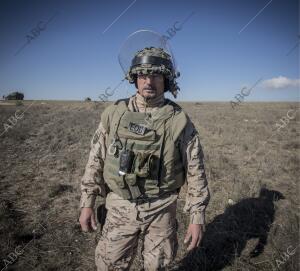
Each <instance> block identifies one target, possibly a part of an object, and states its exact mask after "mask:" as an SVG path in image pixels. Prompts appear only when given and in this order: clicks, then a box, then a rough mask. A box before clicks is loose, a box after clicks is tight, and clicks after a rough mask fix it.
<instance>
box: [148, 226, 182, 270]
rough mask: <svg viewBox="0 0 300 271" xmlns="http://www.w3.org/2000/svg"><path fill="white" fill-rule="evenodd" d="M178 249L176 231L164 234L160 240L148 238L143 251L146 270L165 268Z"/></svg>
mask: <svg viewBox="0 0 300 271" xmlns="http://www.w3.org/2000/svg"><path fill="white" fill-rule="evenodd" d="M177 250H178V240H177V232H176V230H174V232H173V233H172V234H171V235H169V236H165V238H163V239H162V240H160V239H159V238H158V239H157V240H155V239H152V240H151V241H150V240H148V241H147V242H146V244H145V247H144V251H143V258H144V269H145V270H146V271H157V270H165V268H166V267H168V266H169V265H170V264H171V263H172V261H173V260H174V259H175V257H176V254H177Z"/></svg>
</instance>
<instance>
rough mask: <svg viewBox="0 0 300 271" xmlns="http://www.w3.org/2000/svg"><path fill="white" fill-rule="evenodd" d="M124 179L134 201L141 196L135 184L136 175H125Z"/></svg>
mask: <svg viewBox="0 0 300 271" xmlns="http://www.w3.org/2000/svg"><path fill="white" fill-rule="evenodd" d="M124 179H125V182H126V183H127V185H128V188H129V190H130V193H131V197H132V199H136V198H138V197H139V196H141V195H142V193H141V191H140V189H139V187H138V185H137V183H136V179H137V176H136V174H125V175H124Z"/></svg>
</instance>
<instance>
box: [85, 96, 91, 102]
mask: <svg viewBox="0 0 300 271" xmlns="http://www.w3.org/2000/svg"><path fill="white" fill-rule="evenodd" d="M91 100H92V99H91V98H90V97H87V98H85V99H84V101H85V102H90V101H91Z"/></svg>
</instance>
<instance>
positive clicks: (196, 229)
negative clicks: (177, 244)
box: [184, 224, 203, 251]
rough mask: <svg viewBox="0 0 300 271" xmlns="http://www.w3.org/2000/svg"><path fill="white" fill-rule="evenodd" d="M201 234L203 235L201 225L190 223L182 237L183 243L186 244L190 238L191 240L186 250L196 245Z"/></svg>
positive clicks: (199, 240)
mask: <svg viewBox="0 0 300 271" xmlns="http://www.w3.org/2000/svg"><path fill="white" fill-rule="evenodd" d="M202 236H203V225H200V224H190V225H189V227H188V230H187V233H186V235H185V238H184V243H185V244H187V243H188V242H189V241H190V240H191V238H192V241H191V243H190V245H189V246H188V248H187V250H188V251H190V250H192V249H194V248H195V247H198V246H199V244H200V242H201V239H202Z"/></svg>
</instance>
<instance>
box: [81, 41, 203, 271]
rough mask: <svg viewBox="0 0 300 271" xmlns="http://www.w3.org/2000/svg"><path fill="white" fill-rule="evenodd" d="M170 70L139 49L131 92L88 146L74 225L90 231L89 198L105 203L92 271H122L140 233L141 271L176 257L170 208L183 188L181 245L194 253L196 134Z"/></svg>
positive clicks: (156, 52)
mask: <svg viewBox="0 0 300 271" xmlns="http://www.w3.org/2000/svg"><path fill="white" fill-rule="evenodd" d="M178 76H179V75H178V74H176V72H175V69H174V63H173V62H172V58H171V56H170V54H168V53H167V52H166V50H165V49H163V48H158V47H146V48H144V49H142V50H139V51H138V52H137V54H136V55H135V57H134V58H133V60H132V62H131V67H130V69H129V71H128V73H127V76H126V78H127V79H128V80H129V82H130V83H134V84H135V86H136V88H137V93H136V94H135V95H133V96H132V97H130V98H129V99H124V100H119V101H117V102H115V103H114V104H112V105H110V106H109V107H107V108H106V109H105V110H104V112H103V113H102V115H101V122H100V124H99V127H98V129H97V131H96V132H95V134H94V137H93V139H92V141H91V151H90V155H89V159H88V163H87V165H86V169H85V173H84V175H83V177H82V183H81V191H82V195H81V204H80V206H81V215H80V219H79V221H80V224H81V227H82V230H83V231H89V230H92V229H96V219H95V213H94V210H93V208H94V205H95V198H96V197H102V198H103V199H104V198H105V199H106V203H105V206H106V208H107V217H106V221H105V224H104V227H103V229H102V233H101V237H100V241H99V243H98V245H97V247H96V252H95V260H96V265H97V268H98V269H97V270H98V271H99V270H101V271H105V270H129V267H130V265H131V263H132V261H133V258H134V255H135V254H136V249H137V243H138V239H139V235H140V234H142V236H143V237H144V239H143V247H142V256H143V261H144V270H164V268H165V267H167V266H168V265H169V264H170V263H171V261H172V260H173V259H174V258H175V256H176V252H177V247H178V243H177V220H176V203H177V198H178V194H179V190H180V188H181V186H182V185H183V184H184V183H185V181H187V192H186V204H185V207H184V211H185V212H189V213H190V225H189V226H188V229H187V233H186V237H185V240H184V242H185V243H187V244H188V247H187V250H192V249H194V248H195V247H197V246H198V245H199V243H200V241H201V238H202V235H203V230H204V225H205V208H206V206H207V204H208V201H209V190H208V186H207V180H206V175H205V170H204V164H203V152H202V148H201V145H200V141H199V135H198V132H197V131H196V129H195V127H194V125H193V123H192V122H191V120H190V119H189V117H188V116H187V114H186V113H185V112H184V111H183V110H182V108H181V107H180V106H179V105H177V104H176V103H174V102H172V101H171V100H169V99H166V98H165V97H164V92H166V91H170V92H171V93H172V94H173V95H174V97H176V95H177V90H178V89H179V88H178V86H177V83H176V81H175V79H176V77H178Z"/></svg>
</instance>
